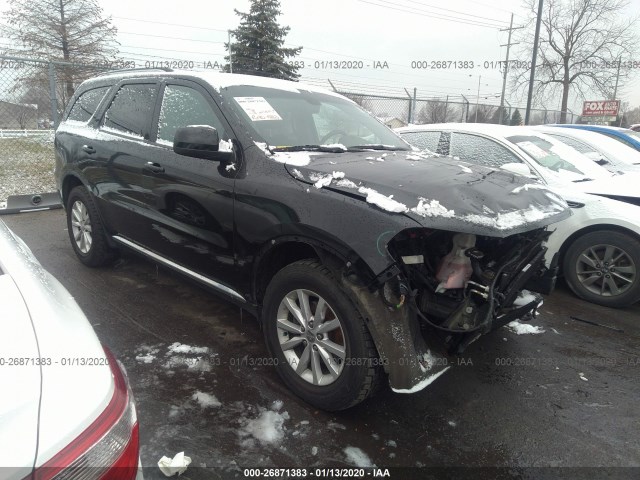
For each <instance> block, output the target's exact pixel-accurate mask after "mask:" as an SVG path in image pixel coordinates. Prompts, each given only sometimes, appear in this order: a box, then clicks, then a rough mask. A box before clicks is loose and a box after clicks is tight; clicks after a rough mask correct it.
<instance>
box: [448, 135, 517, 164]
mask: <svg viewBox="0 0 640 480" xmlns="http://www.w3.org/2000/svg"><path fill="white" fill-rule="evenodd" d="M449 155H451V156H452V157H458V158H460V160H464V161H465V162H469V163H475V164H480V165H485V166H487V167H494V168H500V167H501V166H502V165H506V164H507V163H523V162H522V160H520V159H519V158H518V157H517V156H516V155H514V154H513V153H512V152H510V151H509V150H508V149H507V148H506V147H503V146H502V145H500V144H499V143H497V142H495V141H493V140H490V139H488V138H485V137H480V136H478V135H472V134H469V133H458V132H452V133H451V148H450V149H449Z"/></svg>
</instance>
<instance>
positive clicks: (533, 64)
mask: <svg viewBox="0 0 640 480" xmlns="http://www.w3.org/2000/svg"><path fill="white" fill-rule="evenodd" d="M543 3H544V0H540V2H539V3H538V18H537V19H536V34H535V37H534V39H533V56H532V59H531V75H530V76H529V93H528V95H527V111H526V112H525V114H524V124H525V125H529V117H530V116H531V101H532V99H533V81H534V80H535V78H536V62H537V61H538V43H540V23H541V22H542V5H543Z"/></svg>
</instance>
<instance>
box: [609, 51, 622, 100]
mask: <svg viewBox="0 0 640 480" xmlns="http://www.w3.org/2000/svg"><path fill="white" fill-rule="evenodd" d="M621 64H622V57H620V58H618V71H617V73H616V86H615V88H614V89H613V97H611V100H615V99H616V96H617V95H618V81H619V80H620V65H621Z"/></svg>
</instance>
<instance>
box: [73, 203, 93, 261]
mask: <svg viewBox="0 0 640 480" xmlns="http://www.w3.org/2000/svg"><path fill="white" fill-rule="evenodd" d="M71 229H72V232H73V239H74V241H75V242H76V247H78V250H80V252H82V253H84V254H87V253H89V250H91V244H92V243H93V237H92V229H91V218H89V211H88V210H87V207H86V205H85V204H84V203H83V202H81V201H80V200H76V201H75V202H74V203H73V206H72V207H71Z"/></svg>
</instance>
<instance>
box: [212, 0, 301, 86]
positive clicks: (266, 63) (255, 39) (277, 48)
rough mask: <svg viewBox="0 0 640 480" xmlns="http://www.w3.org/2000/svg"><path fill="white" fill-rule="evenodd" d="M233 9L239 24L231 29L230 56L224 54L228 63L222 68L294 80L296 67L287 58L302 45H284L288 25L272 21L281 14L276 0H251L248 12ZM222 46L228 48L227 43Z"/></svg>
mask: <svg viewBox="0 0 640 480" xmlns="http://www.w3.org/2000/svg"><path fill="white" fill-rule="evenodd" d="M235 12H236V15H238V16H239V17H240V25H239V26H238V28H237V29H235V30H232V31H231V33H232V34H233V36H234V37H235V41H232V42H231V55H229V56H227V57H225V60H226V61H227V62H230V63H231V65H229V64H227V65H225V67H224V70H225V71H226V72H229V71H232V70H233V73H245V74H249V75H261V76H264V77H275V78H282V79H285V80H297V79H298V77H300V75H299V74H298V73H297V72H298V66H297V65H296V64H295V63H293V62H292V63H289V62H288V61H287V59H288V58H291V57H295V56H296V55H298V54H299V53H300V52H301V51H302V47H297V48H285V47H284V39H285V37H286V36H287V33H289V27H281V26H280V25H279V24H278V22H277V20H276V18H277V17H278V16H279V15H280V13H281V12H280V1H279V0H251V7H250V8H249V13H242V12H239V11H238V10H235ZM225 48H226V49H227V51H229V44H225ZM230 67H232V68H230Z"/></svg>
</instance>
